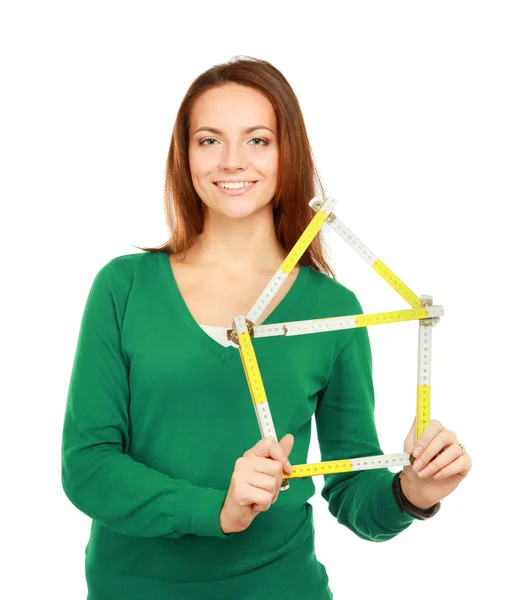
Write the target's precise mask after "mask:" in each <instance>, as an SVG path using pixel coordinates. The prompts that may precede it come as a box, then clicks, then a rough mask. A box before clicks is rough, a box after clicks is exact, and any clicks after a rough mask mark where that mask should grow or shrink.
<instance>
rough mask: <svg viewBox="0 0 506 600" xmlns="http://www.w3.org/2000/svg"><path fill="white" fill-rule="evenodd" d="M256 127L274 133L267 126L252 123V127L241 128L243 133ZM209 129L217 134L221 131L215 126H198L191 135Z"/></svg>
mask: <svg viewBox="0 0 506 600" xmlns="http://www.w3.org/2000/svg"><path fill="white" fill-rule="evenodd" d="M257 129H267V130H268V131H270V132H271V133H274V131H272V129H269V127H266V126H265V125H254V126H253V127H246V129H243V133H251V132H252V131H256V130H257ZM203 130H205V131H210V132H211V133H216V134H217V135H220V134H222V133H223V131H221V130H220V129H216V128H215V127H207V125H206V126H204V127H199V128H198V129H196V130H195V131H194V132H193V135H195V134H196V133H198V132H199V131H203Z"/></svg>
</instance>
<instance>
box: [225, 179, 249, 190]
mask: <svg viewBox="0 0 506 600" xmlns="http://www.w3.org/2000/svg"><path fill="white" fill-rule="evenodd" d="M217 185H219V186H220V187H221V188H225V189H226V190H239V189H241V188H245V187H249V186H250V185H253V182H252V181H247V182H245V183H244V182H239V183H218V184H217Z"/></svg>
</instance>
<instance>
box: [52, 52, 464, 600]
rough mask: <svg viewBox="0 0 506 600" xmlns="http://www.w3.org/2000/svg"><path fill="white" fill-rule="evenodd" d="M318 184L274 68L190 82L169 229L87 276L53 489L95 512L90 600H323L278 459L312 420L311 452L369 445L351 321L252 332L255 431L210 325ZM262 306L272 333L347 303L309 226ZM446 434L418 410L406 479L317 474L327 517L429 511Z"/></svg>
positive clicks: (305, 513) (450, 455)
mask: <svg viewBox="0 0 506 600" xmlns="http://www.w3.org/2000/svg"><path fill="white" fill-rule="evenodd" d="M319 185H320V184H319V179H318V177H317V172H316V167H315V165H314V161H313V158H312V155H311V150H310V145H309V142H308V139H307V135H306V129H305V127H304V121H303V118H302V114H301V111H300V108H299V104H298V102H297V99H296V96H295V94H294V92H293V90H292V88H291V87H290V85H289V84H288V82H287V80H286V79H285V77H284V76H283V75H282V74H281V73H280V72H279V71H278V70H277V69H275V68H274V67H273V66H272V65H271V64H269V63H268V62H266V61H261V60H255V59H240V60H237V61H236V60H232V61H231V62H229V63H226V64H223V65H217V66H214V67H212V68H211V69H209V70H208V71H206V72H205V73H203V74H202V75H200V76H199V77H198V78H197V79H196V80H195V81H194V83H193V84H192V86H191V87H190V89H189V90H188V92H187V93H186V95H185V97H184V99H183V102H182V105H181V108H180V109H179V112H178V114H177V117H176V123H175V126H174V132H173V135H172V139H171V144H170V148H169V153H168V158H167V167H166V186H165V208H166V215H167V219H168V224H169V228H170V230H171V236H170V238H169V240H168V242H167V243H166V244H165V245H164V246H162V247H160V248H141V249H142V250H144V252H142V253H136V254H127V255H123V256H118V257H116V258H113V259H112V260H110V261H109V262H108V263H107V264H106V265H105V266H104V267H102V269H100V271H99V272H98V274H97V275H96V277H95V279H94V281H93V284H92V287H91V290H90V293H89V296H88V300H87V302H86V306H85V310H84V314H83V318H82V323H81V329H80V332H79V337H78V346H77V350H76V356H75V359H74V364H73V369H72V374H71V380H70V385H69V393H68V399H67V409H66V413H65V420H64V429H63V440H62V483H63V488H64V490H65V493H66V494H67V496H68V498H69V499H70V500H71V501H72V502H73V503H74V505H75V506H76V507H78V508H79V509H80V510H81V511H82V512H84V513H85V514H87V515H89V516H90V517H91V518H92V519H93V522H92V527H91V533H90V538H89V543H88V545H87V548H86V562H85V566H86V581H87V584H88V592H89V593H88V599H89V600H110V598H116V597H120V598H122V599H123V600H133V599H134V598H150V599H153V600H162V599H166V598H171V599H173V600H178V599H181V600H182V599H183V598H185V599H188V598H201V599H202V600H204V599H205V598H216V599H217V598H220V599H225V598H240V599H241V600H252V599H256V598H262V599H263V600H274V599H276V600H288V599H292V598H297V599H301V600H308V599H310V598H311V599H312V600H330V599H331V598H333V595H332V592H331V590H330V588H329V585H328V583H329V578H328V575H327V572H326V569H325V567H324V566H323V564H322V563H320V562H319V560H318V559H317V556H316V553H315V543H314V542H315V531H314V526H313V512H312V510H313V509H312V505H311V503H310V502H309V500H310V498H311V497H312V496H313V495H314V492H315V486H314V483H313V480H312V477H311V476H309V475H308V476H305V477H300V478H295V479H293V481H292V483H291V484H290V487H289V488H288V489H285V488H282V487H281V486H282V483H283V480H284V479H286V477H284V476H283V475H284V474H286V473H289V472H290V469H291V464H290V463H291V462H293V463H295V464H297V465H303V464H305V463H306V460H307V456H308V450H309V442H310V437H311V425H312V419H313V417H314V421H315V423H316V429H317V434H318V442H319V446H320V451H321V452H320V453H321V460H322V461H336V460H339V459H349V458H350V457H362V456H377V455H380V454H383V452H382V450H381V448H380V446H379V441H378V435H377V431H376V425H375V421H374V406H375V400H374V387H373V381H372V356H371V347H370V343H369V337H368V332H367V328H366V327H359V328H352V329H344V330H336V331H330V332H326V333H324V334H320V335H318V336H317V335H302V336H296V335H295V336H278V337H272V338H271V337H267V338H263V339H262V338H261V337H258V338H256V339H254V340H253V341H254V345H255V353H256V357H258V364H259V366H260V368H261V372H262V379H263V382H264V385H265V390H266V391H267V393H268V394H269V408H265V407H263V408H262V409H263V410H264V411H266V410H269V411H272V422H273V423H275V431H274V435H273V436H269V437H263V430H262V431H261V430H259V424H260V420H259V419H258V420H257V414H258V413H256V409H255V407H252V403H251V396H250V391H251V389H252V386H251V385H250V384H249V380H246V378H245V373H244V369H243V367H244V364H245V362H246V360H245V359H244V357H243V354H242V353H241V354H240V353H239V351H238V349H237V348H236V347H235V346H232V345H231V344H230V339H229V338H228V337H227V336H226V335H225V336H223V335H219V334H220V333H221V334H222V333H223V331H222V329H223V328H226V327H229V326H230V324H231V323H232V319H234V318H235V317H237V316H243V315H247V314H248V313H249V311H250V309H251V308H252V307H253V306H254V305H255V302H256V301H257V300H258V299H259V297H261V293H262V291H263V290H264V289H266V285H267V286H268V289H270V287H269V286H270V284H269V282H270V281H272V277H273V275H274V274H275V273H276V272H277V270H278V268H279V267H280V265H282V264H283V263H284V261H285V259H286V257H287V255H288V253H289V252H290V251H291V250H292V248H293V246H294V245H295V244H296V242H297V241H298V240H299V238H300V237H301V235H302V233H303V232H304V231H305V230H306V228H307V226H308V225H309V223H310V222H311V220H312V218H313V216H314V213H313V211H312V209H311V208H310V207H309V201H310V200H311V199H312V198H313V197H314V196H315V195H319V196H320V197H321V198H322V199H325V198H326V197H325V194H324V192H323V189H322V188H321V187H320V188H319ZM318 188H319V194H316V193H315V192H316V190H317V189H318ZM292 264H293V263H292ZM330 275H332V276H330ZM265 308H267V310H265ZM263 309H264V310H263V313H262V315H263V319H264V322H265V323H266V324H267V325H270V324H272V325H275V324H278V327H279V324H280V323H286V322H288V321H295V320H300V321H302V320H307V319H324V318H326V317H335V316H344V315H357V314H361V313H362V307H361V305H360V302H359V301H358V298H357V297H356V295H355V294H354V293H353V292H352V291H351V290H349V289H348V288H346V287H345V286H344V285H342V284H341V283H339V282H338V281H336V280H335V277H333V272H332V270H331V269H330V267H329V265H328V263H327V261H326V259H325V258H324V256H323V246H322V238H321V237H320V234H317V236H316V237H315V238H314V240H313V241H312V242H311V244H309V246H308V248H307V249H306V251H305V252H304V253H303V254H302V256H301V257H300V260H299V263H298V264H295V265H294V266H293V269H292V270H291V271H290V273H289V274H288V275H287V277H286V278H285V279H284V282H283V284H282V285H280V287H279V288H278V289H276V290H275V294H274V296H273V297H272V298H271V300H270V301H269V306H268V307H265V306H264V307H263ZM256 325H260V323H259V322H257V323H256ZM225 332H226V330H225ZM215 335H216V338H215V337H214V336H215ZM272 429H273V427H272ZM411 433H412V432H411ZM278 435H279V436H280V439H279V441H278V437H277V436H278ZM410 436H411V437H413V436H412V435H411V434H410ZM411 437H409V439H408V438H406V442H405V451H406V452H408V451H409V448H408V447H407V446H409V444H410V443H411V444H412V442H411ZM455 439H456V438H455V434H453V433H452V432H449V431H448V430H447V429H446V428H444V427H443V426H442V425H441V424H440V423H438V422H433V421H431V424H430V425H429V426H428V427H427V428H426V430H425V432H424V434H423V436H422V437H420V439H419V440H418V444H420V445H421V447H420V449H419V454H418V455H417V456H418V458H417V461H416V463H415V464H414V465H413V467H411V466H406V467H405V471H404V475H405V476H403V477H402V479H395V478H394V475H393V474H392V473H391V472H390V471H389V470H388V469H387V468H384V469H375V470H369V471H367V470H364V471H350V472H346V473H335V474H331V475H326V476H324V477H325V483H324V486H323V489H322V492H321V494H322V496H323V498H324V499H325V500H326V501H327V502H328V508H329V511H330V513H331V514H332V515H333V517H334V518H335V520H336V521H337V522H339V523H341V524H343V525H345V526H346V527H348V528H349V529H350V530H351V531H353V532H354V533H355V534H356V535H357V536H359V537H360V538H362V539H365V540H370V541H374V542H380V541H386V540H389V539H391V538H393V537H395V536H396V535H398V534H399V533H401V532H402V531H404V530H405V529H406V528H407V527H408V526H409V525H410V524H411V523H412V522H413V521H414V519H420V520H422V519H425V518H427V517H429V516H431V515H432V514H435V511H434V506H433V505H434V504H435V503H437V502H438V501H439V500H440V499H441V498H442V497H444V496H445V495H447V494H448V493H450V492H451V491H452V490H453V489H454V488H455V487H456V486H457V485H458V482H459V481H460V480H461V479H462V477H464V476H465V474H467V471H468V470H469V468H470V459H469V456H468V455H467V453H465V451H464V450H463V448H461V447H460V446H457V445H456V444H455ZM441 449H445V450H444V452H442V453H439V451H440V450H441ZM436 452H438V453H439V454H438V458H437V459H436V461H435V462H434V463H431V464H430V465H429V464H428V463H429V462H430V459H431V457H432V456H434V454H435V453H436ZM457 453H458V454H457ZM436 468H437V470H438V472H439V476H440V477H441V479H437V480H434V479H433V477H432V475H433V474H434V477H438V474H437V473H434V472H433V471H432V470H431V469H435V470H436ZM415 469H416V470H415ZM417 473H419V474H417ZM281 491H283V493H282V494H281V493H280V492H281ZM336 537H337V536H336ZM338 541H339V540H338Z"/></svg>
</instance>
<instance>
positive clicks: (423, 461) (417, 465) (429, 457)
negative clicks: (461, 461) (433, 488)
mask: <svg viewBox="0 0 506 600" xmlns="http://www.w3.org/2000/svg"><path fill="white" fill-rule="evenodd" d="M456 441H457V436H456V435H455V433H454V432H453V431H450V430H449V429H446V428H443V430H442V431H440V432H439V433H438V434H437V435H436V436H435V437H434V438H433V439H432V440H431V441H430V442H429V444H428V446H427V447H426V448H425V449H424V451H423V452H422V454H421V455H420V456H419V457H418V458H417V459H416V460H415V462H414V464H413V470H414V471H419V470H421V469H423V468H424V467H426V466H428V463H430V462H431V461H432V462H434V460H435V458H436V457H437V455H438V454H440V453H441V452H442V451H443V450H444V449H445V448H446V447H447V446H449V445H450V444H453V443H454V442H456ZM458 448H459V450H460V446H458ZM459 454H462V451H461V450H460V452H459V453H458V454H457V455H456V456H454V457H453V458H456V457H457V456H458V455H459ZM453 458H452V460H453ZM431 464H432V463H431ZM432 473H435V471H434V470H433V471H432Z"/></svg>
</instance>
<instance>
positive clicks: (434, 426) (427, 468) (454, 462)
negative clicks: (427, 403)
mask: <svg viewBox="0 0 506 600" xmlns="http://www.w3.org/2000/svg"><path fill="white" fill-rule="evenodd" d="M415 423H416V419H415V421H413V425H412V426H411V430H410V432H409V433H408V435H407V437H406V439H405V440H404V452H408V453H411V452H413V456H414V457H415V459H416V460H415V462H414V464H413V465H405V466H404V468H403V476H402V477H401V487H402V492H403V494H404V495H405V496H406V498H407V499H408V500H409V502H411V504H414V505H415V506H417V507H418V508H421V509H425V508H429V507H431V506H433V505H434V504H436V503H437V502H439V501H440V500H442V499H443V498H445V497H446V496H448V495H449V494H451V493H452V492H453V491H454V490H455V488H456V487H457V486H458V485H459V483H461V482H462V481H463V479H464V477H467V475H468V473H469V471H470V470H471V467H472V461H471V457H470V456H469V454H468V453H467V452H466V449H465V448H464V447H463V446H461V445H460V444H459V442H458V441H457V436H456V435H455V433H454V432H453V431H450V430H449V429H446V427H444V425H443V424H442V423H440V422H439V421H436V420H431V421H430V422H429V424H428V425H427V427H426V428H425V429H424V430H423V433H422V435H421V436H420V437H419V438H418V440H417V441H416V443H415ZM436 455H437V456H436ZM434 457H435V458H434Z"/></svg>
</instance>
